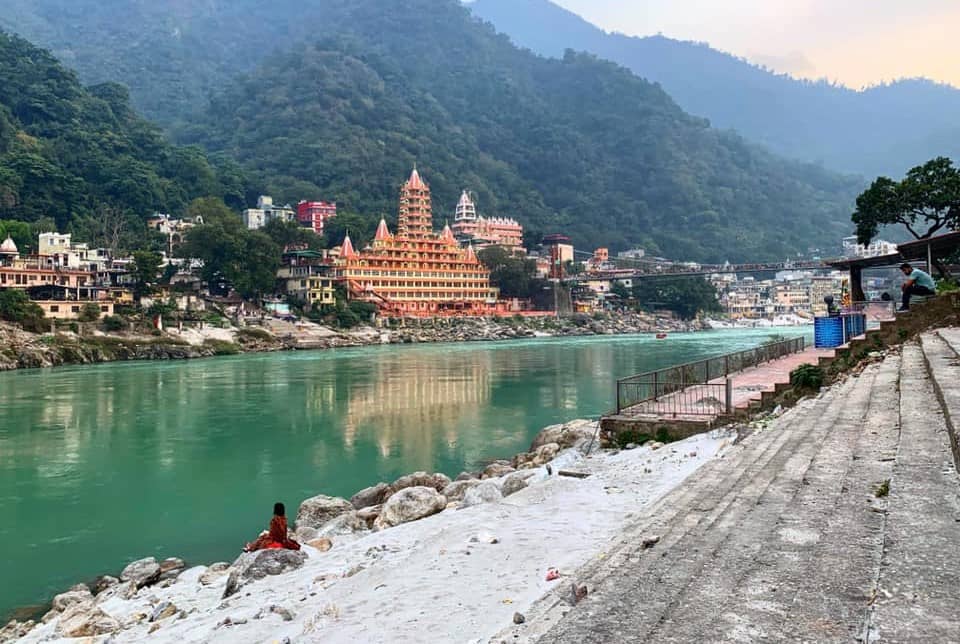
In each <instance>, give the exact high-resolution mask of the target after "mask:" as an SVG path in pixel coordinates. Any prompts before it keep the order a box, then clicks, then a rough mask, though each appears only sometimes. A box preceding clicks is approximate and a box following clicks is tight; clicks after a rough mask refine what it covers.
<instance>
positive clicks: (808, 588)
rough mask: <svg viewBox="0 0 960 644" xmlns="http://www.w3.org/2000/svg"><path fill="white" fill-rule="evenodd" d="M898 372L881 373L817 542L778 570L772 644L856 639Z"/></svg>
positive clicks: (891, 449) (870, 586) (871, 574)
mask: <svg viewBox="0 0 960 644" xmlns="http://www.w3.org/2000/svg"><path fill="white" fill-rule="evenodd" d="M900 366H901V362H900V359H899V357H895V356H894V357H889V358H887V359H886V360H885V361H884V363H883V365H882V367H881V372H880V374H879V375H878V376H877V380H876V382H875V383H874V386H873V391H872V392H871V397H870V410H869V412H868V414H867V416H866V417H865V418H864V420H863V422H862V423H861V425H860V427H859V428H857V436H856V441H857V442H856V444H855V445H854V446H853V447H852V449H851V450H850V451H848V452H847V453H846V454H845V456H846V458H848V459H850V460H849V461H848V465H847V471H846V474H845V476H844V477H843V479H842V480H836V479H835V480H834V481H833V485H834V486H835V489H834V493H835V495H836V496H835V505H834V507H833V508H832V509H831V510H828V511H827V512H825V513H824V514H823V515H822V517H820V518H821V520H822V524H821V526H822V527H821V528H820V530H819V532H820V538H819V539H818V541H817V543H816V544H815V546H814V547H813V548H812V549H810V550H808V551H806V552H805V553H804V555H805V557H804V561H803V565H802V568H801V569H800V570H792V571H791V570H790V569H789V568H784V569H783V572H782V574H783V575H784V576H785V577H789V578H790V579H791V583H790V584H789V586H790V587H791V588H792V589H794V592H793V597H792V601H791V602H790V606H789V611H787V613H786V615H785V617H783V618H782V619H781V621H780V624H779V627H778V628H776V630H775V632H776V633H777V636H778V637H782V638H786V639H789V640H793V641H818V642H827V641H835V642H850V641H856V640H858V639H860V638H862V636H863V633H864V630H865V626H866V611H867V607H868V606H869V604H870V602H871V601H872V599H873V596H874V590H875V583H876V579H877V576H878V574H879V568H880V558H881V554H882V552H883V534H884V528H885V511H886V499H885V498H884V497H882V496H881V497H877V496H876V495H877V491H878V490H879V489H881V487H882V486H883V484H884V482H885V481H888V480H889V479H890V478H891V476H892V473H893V467H894V460H893V459H894V458H895V456H896V454H897V450H898V448H899V443H900V400H899V393H898V387H897V384H898V382H899V370H900ZM816 520H817V517H816V516H811V517H810V522H811V523H812V522H813V521H816ZM791 573H792V576H791Z"/></svg>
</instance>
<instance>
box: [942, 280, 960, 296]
mask: <svg viewBox="0 0 960 644" xmlns="http://www.w3.org/2000/svg"><path fill="white" fill-rule="evenodd" d="M953 291H960V283H958V282H957V280H956V279H954V278H949V277H948V278H945V279H942V280H938V281H937V294H938V295H939V294H941V293H952V292H953Z"/></svg>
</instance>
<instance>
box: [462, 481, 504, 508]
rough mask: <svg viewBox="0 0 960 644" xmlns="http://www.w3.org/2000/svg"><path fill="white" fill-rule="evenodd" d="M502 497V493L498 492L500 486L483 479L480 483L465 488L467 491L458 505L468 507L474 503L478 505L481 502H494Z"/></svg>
mask: <svg viewBox="0 0 960 644" xmlns="http://www.w3.org/2000/svg"><path fill="white" fill-rule="evenodd" d="M502 498H503V493H502V492H500V488H499V487H497V484H496V483H494V482H493V481H483V482H482V483H480V485H477V486H475V487H472V488H470V489H469V490H467V493H466V494H464V495H463V503H461V504H460V507H462V508H469V507H471V506H474V505H480V504H481V503H494V502H496V501H499V500H500V499H502Z"/></svg>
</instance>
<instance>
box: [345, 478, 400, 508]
mask: <svg viewBox="0 0 960 644" xmlns="http://www.w3.org/2000/svg"><path fill="white" fill-rule="evenodd" d="M389 489H390V486H389V485H387V484H386V483H377V484H376V485H373V486H371V487H368V488H364V489H362V490H360V491H359V492H357V493H356V494H354V495H353V496H351V497H350V503H351V504H353V507H354V508H356V509H357V510H362V509H363V508H369V507H370V506H372V505H380V504H381V503H383V502H384V500H385V497H384V494H386V493H387V492H388V491H389Z"/></svg>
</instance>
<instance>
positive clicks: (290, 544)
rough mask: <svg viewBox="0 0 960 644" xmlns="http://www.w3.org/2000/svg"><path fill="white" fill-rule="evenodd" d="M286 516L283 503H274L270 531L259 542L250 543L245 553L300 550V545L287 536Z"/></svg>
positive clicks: (258, 538)
mask: <svg viewBox="0 0 960 644" xmlns="http://www.w3.org/2000/svg"><path fill="white" fill-rule="evenodd" d="M286 514H287V512H286V508H284V507H283V503H274V504H273V518H272V519H270V530H268V531H265V532H261V533H260V536H259V537H257V540H256V541H254V542H252V543H248V544H247V545H246V547H245V548H244V549H243V551H244V552H253V551H255V550H266V549H267V548H286V549H287V550H299V549H300V544H299V543H297V542H296V541H294V540H293V539H291V538H290V537H289V536H287V516H286Z"/></svg>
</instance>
